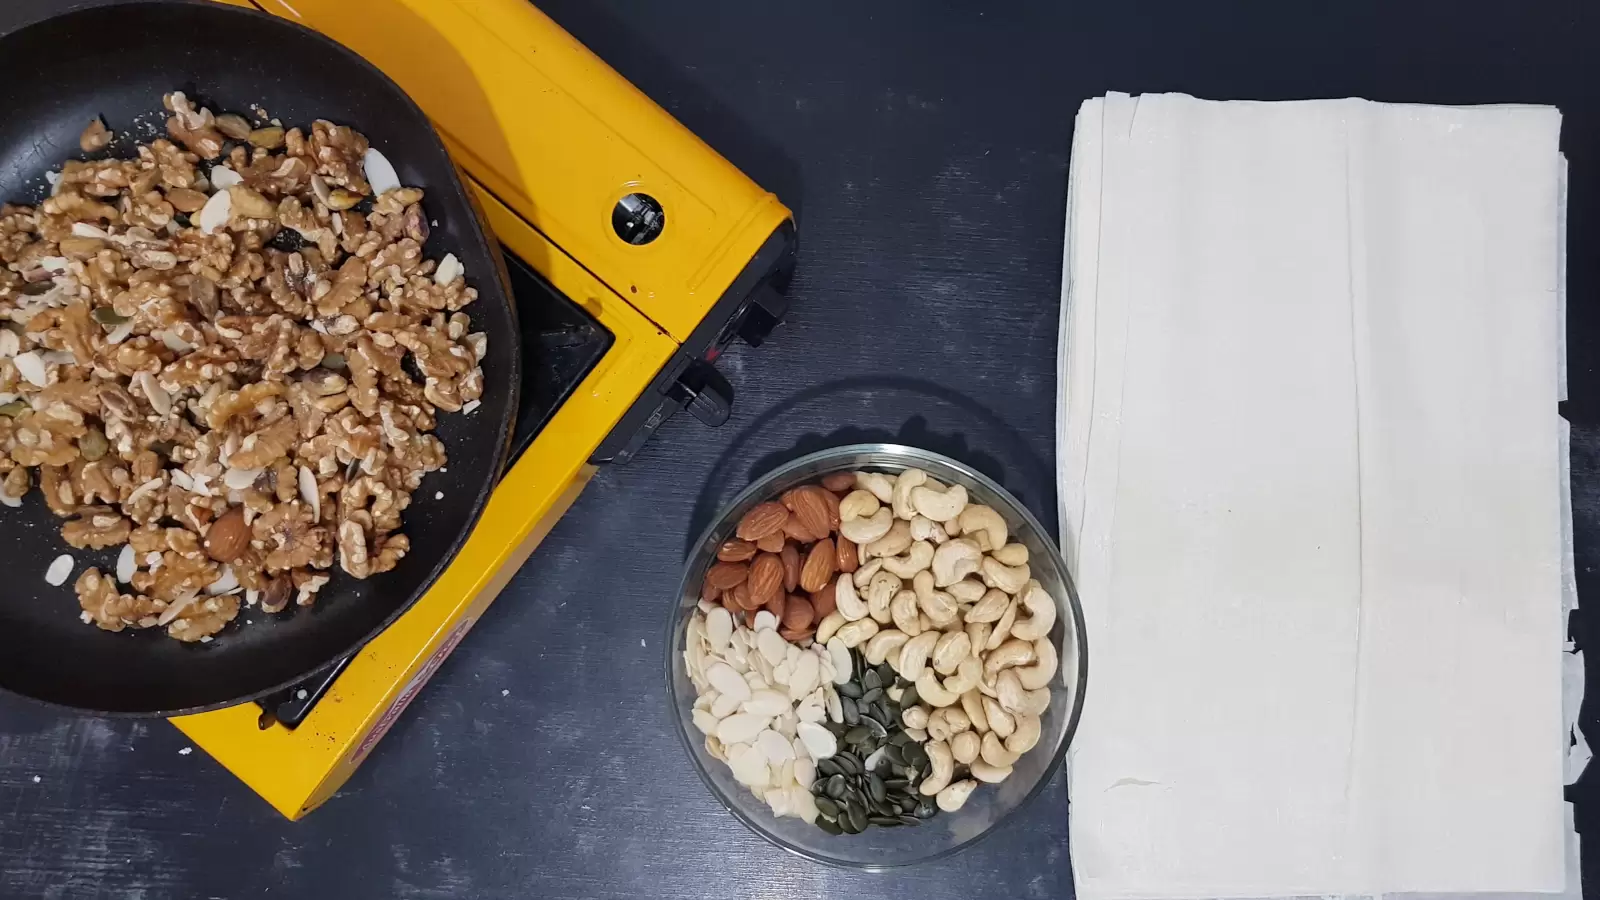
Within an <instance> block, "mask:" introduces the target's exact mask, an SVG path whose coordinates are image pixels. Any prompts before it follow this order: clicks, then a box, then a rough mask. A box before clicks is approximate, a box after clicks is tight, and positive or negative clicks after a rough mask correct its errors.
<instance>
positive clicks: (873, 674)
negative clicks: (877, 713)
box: [861, 669, 883, 702]
mask: <svg viewBox="0 0 1600 900" xmlns="http://www.w3.org/2000/svg"><path fill="white" fill-rule="evenodd" d="M861 686H862V687H863V688H866V689H867V690H868V691H869V692H870V691H873V690H877V689H878V688H881V687H883V679H882V678H880V677H878V670H877V669H868V670H867V672H866V674H865V675H862V676H861ZM868 702H871V701H868Z"/></svg>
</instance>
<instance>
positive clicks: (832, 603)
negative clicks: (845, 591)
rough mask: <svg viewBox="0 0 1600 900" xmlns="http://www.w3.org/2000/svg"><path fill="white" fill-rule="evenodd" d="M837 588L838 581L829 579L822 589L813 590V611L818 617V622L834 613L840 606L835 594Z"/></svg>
mask: <svg viewBox="0 0 1600 900" xmlns="http://www.w3.org/2000/svg"><path fill="white" fill-rule="evenodd" d="M836 590H838V582H836V581H834V580H832V579H829V580H828V583H827V584H825V585H823V586H822V590H820V591H812V592H811V611H812V614H813V615H815V616H816V617H817V621H818V622H821V621H822V620H823V619H826V618H827V617H828V616H829V615H832V613H833V611H834V610H835V609H838V608H839V604H838V601H837V599H836V597H835V594H834V591H836Z"/></svg>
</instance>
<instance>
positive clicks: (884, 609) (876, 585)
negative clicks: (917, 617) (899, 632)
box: [867, 572, 900, 625]
mask: <svg viewBox="0 0 1600 900" xmlns="http://www.w3.org/2000/svg"><path fill="white" fill-rule="evenodd" d="M899 591H900V579H899V578H896V577H895V576H893V575H891V574H889V573H888V572H879V573H878V574H876V575H874V576H872V583H871V584H868V585H867V614H868V615H870V616H872V618H874V619H876V620H877V621H878V624H879V625H887V624H889V623H890V622H891V621H893V618H892V617H891V616H890V615H889V603H890V602H891V601H893V600H894V595H895V594H896V593H899Z"/></svg>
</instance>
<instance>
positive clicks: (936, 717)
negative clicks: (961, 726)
mask: <svg viewBox="0 0 1600 900" xmlns="http://www.w3.org/2000/svg"><path fill="white" fill-rule="evenodd" d="M944 712H945V711H944V710H943V709H936V710H934V711H933V712H931V713H929V714H928V737H930V738H933V739H934V740H936V741H948V740H949V739H950V733H951V732H950V723H949V722H948V721H946V720H945V717H944Z"/></svg>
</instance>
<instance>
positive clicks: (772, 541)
mask: <svg viewBox="0 0 1600 900" xmlns="http://www.w3.org/2000/svg"><path fill="white" fill-rule="evenodd" d="M783 542H784V537H783V529H781V528H780V529H778V530H777V531H774V532H773V533H771V534H764V535H762V536H761V537H759V538H756V549H758V550H761V551H763V552H765V553H777V552H778V551H779V550H782V549H783Z"/></svg>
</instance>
